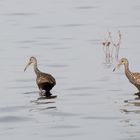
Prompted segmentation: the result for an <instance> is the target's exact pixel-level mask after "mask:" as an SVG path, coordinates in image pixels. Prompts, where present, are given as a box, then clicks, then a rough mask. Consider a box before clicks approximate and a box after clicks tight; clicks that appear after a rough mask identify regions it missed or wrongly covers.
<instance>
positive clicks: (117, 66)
mask: <svg viewBox="0 0 140 140" xmlns="http://www.w3.org/2000/svg"><path fill="white" fill-rule="evenodd" d="M121 65H122V64H121V63H119V64H118V65H117V66H116V67H115V68H114V69H113V72H114V71H115V70H116V69H117V68H119V67H120V66H121Z"/></svg>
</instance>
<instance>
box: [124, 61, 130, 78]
mask: <svg viewBox="0 0 140 140" xmlns="http://www.w3.org/2000/svg"><path fill="white" fill-rule="evenodd" d="M124 68H125V74H126V76H127V77H128V78H130V77H132V73H131V71H130V70H129V64H128V63H126V64H125V65H124Z"/></svg>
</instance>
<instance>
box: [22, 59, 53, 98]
mask: <svg viewBox="0 0 140 140" xmlns="http://www.w3.org/2000/svg"><path fill="white" fill-rule="evenodd" d="M30 64H33V68H34V71H35V73H36V76H37V77H36V83H37V85H38V88H39V90H40V96H46V97H50V96H51V93H50V90H51V89H52V88H53V87H54V86H55V85H56V81H55V79H54V77H53V76H52V75H51V74H47V73H43V72H41V71H40V70H39V69H38V67H37V60H36V58H35V57H31V58H30V59H29V62H28V64H27V66H26V67H25V69H24V71H25V70H26V69H27V67H28V66H29V65H30ZM44 91H45V92H44Z"/></svg>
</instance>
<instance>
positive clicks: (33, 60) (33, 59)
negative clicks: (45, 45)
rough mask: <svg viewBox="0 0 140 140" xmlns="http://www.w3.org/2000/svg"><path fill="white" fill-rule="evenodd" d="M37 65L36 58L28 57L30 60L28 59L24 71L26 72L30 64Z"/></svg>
mask: <svg viewBox="0 0 140 140" xmlns="http://www.w3.org/2000/svg"><path fill="white" fill-rule="evenodd" d="M36 63H37V60H36V58H35V57H33V56H32V57H30V59H29V61H28V63H27V65H26V67H25V69H24V71H26V69H27V68H28V66H29V65H31V64H33V65H34V64H36Z"/></svg>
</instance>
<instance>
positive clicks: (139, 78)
mask: <svg viewBox="0 0 140 140" xmlns="http://www.w3.org/2000/svg"><path fill="white" fill-rule="evenodd" d="M133 76H134V81H135V83H136V84H137V85H140V73H133Z"/></svg>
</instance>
